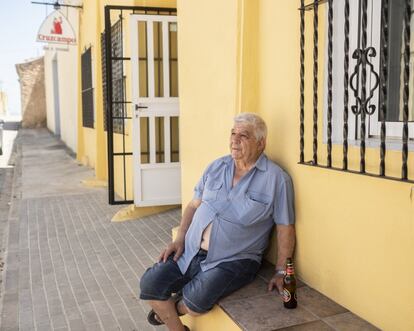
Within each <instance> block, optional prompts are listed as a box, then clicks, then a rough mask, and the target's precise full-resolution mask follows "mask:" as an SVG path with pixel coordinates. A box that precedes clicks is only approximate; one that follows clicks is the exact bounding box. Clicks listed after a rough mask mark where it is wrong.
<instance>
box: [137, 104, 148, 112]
mask: <svg viewBox="0 0 414 331" xmlns="http://www.w3.org/2000/svg"><path fill="white" fill-rule="evenodd" d="M147 108H148V107H147V106H140V105H135V110H136V111H139V110H140V109H147Z"/></svg>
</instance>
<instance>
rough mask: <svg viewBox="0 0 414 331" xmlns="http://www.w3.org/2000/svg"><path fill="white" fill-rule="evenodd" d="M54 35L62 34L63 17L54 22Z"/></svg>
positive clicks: (55, 19) (52, 31) (51, 31)
mask: <svg viewBox="0 0 414 331" xmlns="http://www.w3.org/2000/svg"><path fill="white" fill-rule="evenodd" d="M50 33H52V34H62V17H59V18H57V17H55V18H54V20H53V29H52V30H50Z"/></svg>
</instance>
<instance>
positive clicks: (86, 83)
mask: <svg viewBox="0 0 414 331" xmlns="http://www.w3.org/2000/svg"><path fill="white" fill-rule="evenodd" d="M81 67H82V73H81V75H82V125H83V126H84V127H87V128H93V124H94V110H93V87H92V57H91V48H90V47H89V48H88V49H87V50H86V51H85V52H84V53H83V54H82V56H81Z"/></svg>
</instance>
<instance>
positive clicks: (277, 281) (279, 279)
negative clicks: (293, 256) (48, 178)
mask: <svg viewBox="0 0 414 331" xmlns="http://www.w3.org/2000/svg"><path fill="white" fill-rule="evenodd" d="M274 288H276V290H277V292H278V293H279V295H280V296H282V295H283V275H279V274H276V275H274V276H273V278H272V279H271V280H270V281H269V285H268V287H267V289H268V291H269V292H270V291H272V290H273V289H274Z"/></svg>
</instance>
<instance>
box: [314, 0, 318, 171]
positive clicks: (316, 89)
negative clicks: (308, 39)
mask: <svg viewBox="0 0 414 331" xmlns="http://www.w3.org/2000/svg"><path fill="white" fill-rule="evenodd" d="M313 164H314V165H317V164H318V2H314V4H313Z"/></svg>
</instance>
